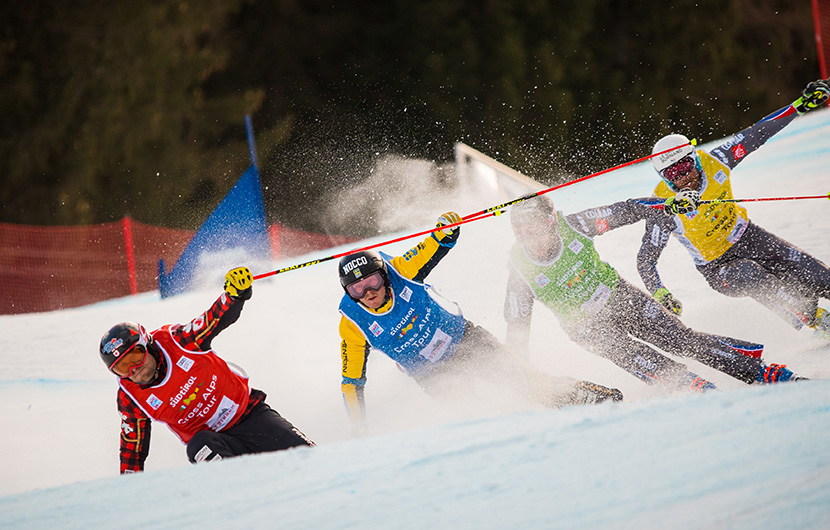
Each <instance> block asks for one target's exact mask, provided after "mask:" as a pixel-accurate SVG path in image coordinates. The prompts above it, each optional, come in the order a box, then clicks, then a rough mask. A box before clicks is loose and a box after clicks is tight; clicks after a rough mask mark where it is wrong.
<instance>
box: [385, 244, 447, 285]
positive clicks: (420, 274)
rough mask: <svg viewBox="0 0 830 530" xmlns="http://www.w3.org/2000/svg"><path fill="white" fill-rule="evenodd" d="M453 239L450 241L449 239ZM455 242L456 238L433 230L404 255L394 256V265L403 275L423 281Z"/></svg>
mask: <svg viewBox="0 0 830 530" xmlns="http://www.w3.org/2000/svg"><path fill="white" fill-rule="evenodd" d="M448 240H449V241H451V243H448V242H447V241H448ZM454 244H455V238H453V237H451V236H447V235H445V234H444V233H443V232H441V231H438V232H433V233H432V234H430V235H428V236H427V237H426V239H424V240H423V241H422V242H420V243H418V245H417V246H414V247H412V248H411V249H409V251H408V252H407V253H406V254H404V255H403V256H397V257H394V258H392V266H393V267H395V270H396V271H398V272H399V273H400V274H401V275H402V276H404V277H406V278H409V279H410V280H415V281H419V282H423V281H424V279H425V278H426V277H427V275H428V274H429V273H430V272H431V271H432V269H433V268H434V267H435V266H436V265H437V264H438V262H439V261H441V259H442V258H443V257H444V256H446V255H447V252H449V250H450V249H451V248H452V247H453V245H454Z"/></svg>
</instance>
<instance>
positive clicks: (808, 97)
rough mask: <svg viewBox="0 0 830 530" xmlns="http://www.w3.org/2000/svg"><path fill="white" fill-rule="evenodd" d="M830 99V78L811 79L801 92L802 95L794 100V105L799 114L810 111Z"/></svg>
mask: <svg viewBox="0 0 830 530" xmlns="http://www.w3.org/2000/svg"><path fill="white" fill-rule="evenodd" d="M828 99H830V79H819V80H818V81H811V82H810V83H809V84H808V85H807V86H806V87H805V88H804V91H803V92H802V93H801V97H800V98H798V99H797V100H795V101H794V102H793V107H795V110H796V111H797V112H798V113H799V114H804V113H805V112H810V111H811V110H815V109H817V108H819V107H821V106H824V105H825V104H826V103H827V100H828Z"/></svg>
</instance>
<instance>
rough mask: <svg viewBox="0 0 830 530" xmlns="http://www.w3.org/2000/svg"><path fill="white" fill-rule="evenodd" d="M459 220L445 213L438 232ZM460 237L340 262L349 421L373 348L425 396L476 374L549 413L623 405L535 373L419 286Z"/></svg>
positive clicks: (358, 409) (358, 416) (439, 235)
mask: <svg viewBox="0 0 830 530" xmlns="http://www.w3.org/2000/svg"><path fill="white" fill-rule="evenodd" d="M460 221H461V217H460V216H459V215H458V214H457V213H455V212H449V213H446V214H444V215H442V216H441V217H440V218H439V220H438V224H437V226H438V227H439V228H440V227H442V226H447V225H451V224H455V223H458V222H460ZM460 233H461V230H460V228H458V227H455V228H453V229H444V230H439V231H436V232H433V233H432V234H430V235H429V236H428V237H427V238H426V239H425V240H424V241H423V242H421V243H420V244H418V245H417V246H416V247H414V248H412V249H411V250H410V251H409V252H407V253H406V254H404V255H403V256H397V257H392V256H389V255H386V254H381V253H379V252H375V251H372V250H367V251H360V252H355V253H352V254H349V255H348V256H345V257H344V258H342V259H341V260H340V263H339V264H338V271H339V275H340V285H341V286H342V287H343V290H344V291H345V294H344V295H343V298H342V300H341V302H340V313H341V315H342V317H341V320H340V337H341V339H342V341H341V355H342V361H343V364H342V367H343V381H342V384H341V390H342V392H343V396H344V398H345V402H346V406H347V409H348V411H349V415H350V418H351V419H352V420H353V421H355V422H356V424H358V425H362V424H364V423H365V403H364V397H363V389H364V386H365V384H366V361H367V358H368V356H369V352H370V351H371V350H379V351H381V352H383V353H384V354H386V355H387V356H388V357H389V358H390V359H392V360H393V361H395V362H396V363H397V364H398V366H399V367H400V368H401V370H403V371H404V372H405V373H406V374H407V375H409V376H411V377H413V378H414V379H415V380H416V381H417V382H418V384H419V385H420V386H421V387H422V388H423V389H424V390H425V391H427V392H428V393H430V394H439V395H440V394H441V393H442V391H444V390H446V389H445V387H444V386H443V384H444V383H445V382H446V379H447V376H450V379H451V380H452V379H454V378H455V377H456V376H465V375H466V374H474V375H476V376H478V377H481V378H483V379H487V380H491V381H495V382H497V383H498V384H504V385H510V386H512V387H513V388H515V389H517V390H520V391H521V392H522V393H524V394H525V395H527V396H528V397H530V398H532V399H534V400H535V401H537V402H540V403H542V404H544V405H545V406H549V407H560V406H564V405H571V404H587V403H599V402H602V401H605V400H608V399H611V400H614V401H619V400H621V399H622V393H621V392H620V391H619V390H616V389H611V388H606V387H604V386H601V385H597V384H594V383H590V382H587V381H576V380H575V379H572V378H568V377H554V376H550V375H547V374H543V373H541V372H539V371H537V370H535V369H534V368H533V367H532V366H530V365H529V364H527V363H526V362H524V361H523V360H521V359H520V358H518V357H516V356H515V355H513V354H512V353H511V352H510V351H509V350H507V348H506V347H505V346H504V345H502V344H501V343H499V341H498V340H497V339H496V338H495V337H494V336H493V335H492V334H490V333H489V332H488V331H487V330H485V329H484V328H482V327H480V326H477V325H475V324H473V323H472V322H470V321H469V320H467V319H465V318H464V316H463V314H462V312H461V310H460V308H459V307H458V306H457V305H456V304H454V303H451V302H448V301H447V300H445V299H443V298H441V297H440V296H439V295H437V294H436V293H435V291H434V289H432V288H431V286H429V285H427V284H425V283H424V280H425V278H426V276H427V275H428V274H429V273H430V271H432V269H433V268H434V267H435V265H436V264H437V263H438V262H439V261H440V260H441V259H442V258H443V257H444V256H445V255H446V254H447V252H449V250H450V249H451V248H452V247H453V246H454V245H455V243H456V241H457V239H458V236H459V234H460ZM462 374H463V375H462Z"/></svg>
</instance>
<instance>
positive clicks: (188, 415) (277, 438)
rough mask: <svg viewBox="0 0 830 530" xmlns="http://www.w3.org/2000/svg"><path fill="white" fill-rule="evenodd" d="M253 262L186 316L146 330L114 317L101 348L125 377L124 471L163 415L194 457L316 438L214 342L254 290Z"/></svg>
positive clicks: (121, 395)
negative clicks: (271, 404) (199, 311)
mask: <svg viewBox="0 0 830 530" xmlns="http://www.w3.org/2000/svg"><path fill="white" fill-rule="evenodd" d="M252 281H253V278H252V276H251V271H250V270H248V268H247V267H239V268H236V269H233V270H231V271H229V272H228V274H227V275H226V276H225V292H223V293H222V295H221V296H220V297H219V298H218V299H217V300H216V301H215V302H214V303H213V305H212V306H211V307H210V309H208V310H207V311H205V312H204V313H203V314H202V315H200V316H198V317H197V318H195V319H193V320H192V321H190V322H189V323H188V324H185V325H181V324H168V325H165V326H162V327H161V328H159V329H157V330H155V331H152V332H149V333H148V332H147V330H146V329H144V327H143V326H141V325H140V324H136V323H133V322H122V323H120V324H116V325H115V326H113V327H112V329H110V330H109V331H107V332H106V333H105V334H104V336H103V337H102V338H101V345H100V348H99V353H100V355H101V359H102V360H103V361H104V364H106V366H107V368H108V369H109V370H110V371H111V372H112V373H113V374H115V375H116V376H118V378H119V390H118V412H119V414H120V416H121V451H120V456H121V473H122V474H124V473H135V472H139V471H143V470H144V461H145V460H146V458H147V454H148V452H149V449H150V421H148V420H153V421H157V422H160V423H164V424H166V425H167V427H168V428H169V429H170V430H171V431H173V433H174V434H175V435H176V436H178V438H179V439H180V440H181V441H182V443H184V444H186V445H187V456H188V459H189V460H190V461H191V462H192V463H197V462H203V461H210V460H221V459H223V458H228V457H233V456H239V455H243V454H250V453H263V452H269V451H279V450H281V449H289V448H291V447H297V446H313V445H314V443H313V442H312V441H311V440H309V439H308V438H306V437H305V435H303V433H301V432H300V431H299V430H297V428H295V427H294V426H293V425H291V423H290V422H288V421H287V420H286V419H285V418H283V417H282V416H280V415H279V414H278V413H277V412H276V411H274V410H273V409H271V408H270V407H269V406H268V405H267V404H266V403H265V397H266V396H265V393H264V392H262V391H261V390H257V389H253V388H250V387H249V386H248V378H247V376H246V375H245V374H244V373H243V372H242V371H241V370H240V369H238V368H236V369H234V368H233V367H231V366H230V365H228V363H226V362H225V361H224V360H222V358H221V357H219V356H218V355H217V354H216V352H214V351H213V350H212V349H211V342H212V341H213V339H214V338H215V337H216V336H217V335H218V334H219V333H221V332H222V330H224V329H225V328H227V327H228V326H230V325H231V324H233V323H234V322H236V320H237V319H238V318H239V315H240V313H241V312H242V307H243V306H244V305H245V301H246V300H248V299H250V298H251V294H252V287H251V282H252Z"/></svg>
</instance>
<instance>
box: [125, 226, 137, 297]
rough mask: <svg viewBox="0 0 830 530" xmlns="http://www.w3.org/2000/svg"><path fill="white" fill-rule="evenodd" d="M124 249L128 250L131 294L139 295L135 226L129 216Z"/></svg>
mask: <svg viewBox="0 0 830 530" xmlns="http://www.w3.org/2000/svg"><path fill="white" fill-rule="evenodd" d="M123 224H124V248H125V249H126V250H127V274H128V275H129V277H130V294H138V281H137V280H136V274H135V252H134V249H133V225H132V220H131V219H130V216H129V215H125V216H124V222H123Z"/></svg>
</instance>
